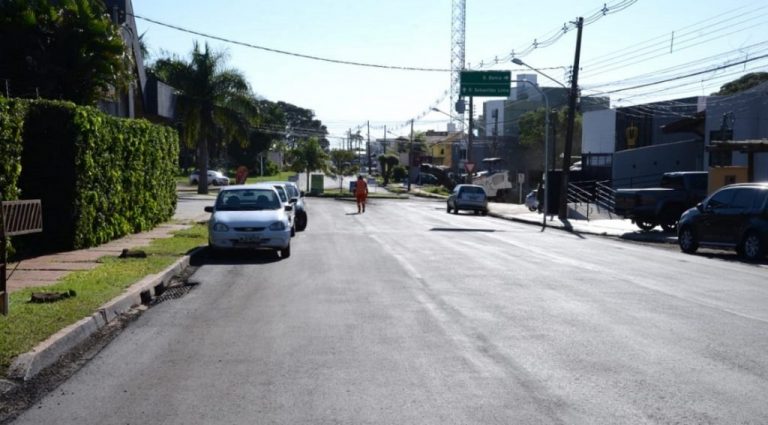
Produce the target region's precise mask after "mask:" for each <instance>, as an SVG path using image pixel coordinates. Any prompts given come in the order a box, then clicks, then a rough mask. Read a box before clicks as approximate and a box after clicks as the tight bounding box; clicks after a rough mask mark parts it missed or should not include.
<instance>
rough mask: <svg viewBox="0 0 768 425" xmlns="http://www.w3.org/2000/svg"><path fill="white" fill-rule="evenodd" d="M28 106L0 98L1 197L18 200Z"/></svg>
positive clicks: (6, 199) (5, 199) (7, 199)
mask: <svg viewBox="0 0 768 425" xmlns="http://www.w3.org/2000/svg"><path fill="white" fill-rule="evenodd" d="M25 113H26V104H25V103H24V102H20V101H16V100H8V99H5V98H2V97H0V197H2V199H3V200H4V201H13V200H15V199H18V194H19V187H18V181H19V175H20V174H21V149H22V138H21V134H22V129H23V128H24V115H25Z"/></svg>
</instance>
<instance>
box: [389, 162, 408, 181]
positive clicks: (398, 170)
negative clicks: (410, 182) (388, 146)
mask: <svg viewBox="0 0 768 425" xmlns="http://www.w3.org/2000/svg"><path fill="white" fill-rule="evenodd" d="M407 176H408V171H407V170H406V169H405V167H404V166H402V165H396V166H395V167H394V168H392V178H393V179H394V180H395V181H396V182H399V181H401V180H403V179H404V178H406V177H407Z"/></svg>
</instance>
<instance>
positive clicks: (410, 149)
mask: <svg viewBox="0 0 768 425" xmlns="http://www.w3.org/2000/svg"><path fill="white" fill-rule="evenodd" d="M412 171H413V119H411V142H410V146H409V147H408V192H410V191H411V179H412V174H413V172H412Z"/></svg>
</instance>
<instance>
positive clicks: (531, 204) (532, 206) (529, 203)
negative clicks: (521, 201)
mask: <svg viewBox="0 0 768 425" xmlns="http://www.w3.org/2000/svg"><path fill="white" fill-rule="evenodd" d="M525 206H526V207H528V210H529V211H536V210H538V209H539V191H538V189H534V190H532V191H531V192H530V193H528V194H527V195H525Z"/></svg>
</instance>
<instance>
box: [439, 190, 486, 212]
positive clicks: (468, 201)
mask: <svg viewBox="0 0 768 425" xmlns="http://www.w3.org/2000/svg"><path fill="white" fill-rule="evenodd" d="M446 208H447V211H448V212H449V213H450V212H451V211H453V213H454V214H458V213H459V210H472V211H474V212H475V214H478V213H479V214H482V215H486V214H488V196H487V195H486V194H485V189H483V187H482V186H478V185H474V184H460V185H458V186H456V187H455V188H453V192H451V195H450V196H449V197H448V200H447V207H446Z"/></svg>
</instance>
